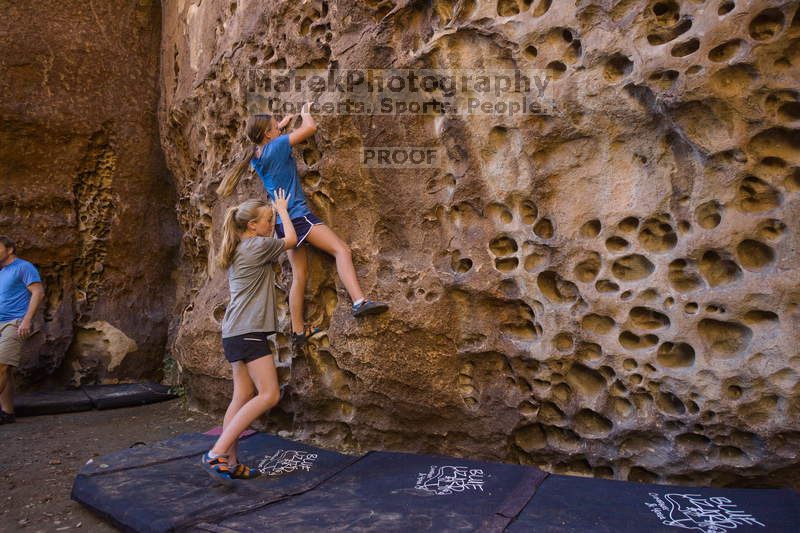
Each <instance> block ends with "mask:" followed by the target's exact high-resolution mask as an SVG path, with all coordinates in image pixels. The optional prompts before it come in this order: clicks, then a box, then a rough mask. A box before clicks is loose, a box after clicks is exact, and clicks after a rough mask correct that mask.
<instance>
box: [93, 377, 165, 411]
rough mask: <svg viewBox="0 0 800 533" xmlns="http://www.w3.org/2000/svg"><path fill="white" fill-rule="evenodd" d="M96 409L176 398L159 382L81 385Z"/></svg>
mask: <svg viewBox="0 0 800 533" xmlns="http://www.w3.org/2000/svg"><path fill="white" fill-rule="evenodd" d="M81 388H82V389H83V390H84V392H85V393H86V395H87V396H88V397H89V398H90V399H91V400H92V405H94V407H95V408H96V409H114V408H116V407H130V406H134V405H144V404H148V403H155V402H161V401H164V400H171V399H172V398H175V397H176V396H175V394H173V393H171V392H170V388H169V387H167V386H166V385H160V384H158V383H152V382H146V383H124V384H119V385H86V386H84V387H81Z"/></svg>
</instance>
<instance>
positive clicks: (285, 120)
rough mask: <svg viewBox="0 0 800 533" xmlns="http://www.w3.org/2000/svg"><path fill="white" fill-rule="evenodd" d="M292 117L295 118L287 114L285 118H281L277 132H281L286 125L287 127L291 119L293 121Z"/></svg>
mask: <svg viewBox="0 0 800 533" xmlns="http://www.w3.org/2000/svg"><path fill="white" fill-rule="evenodd" d="M294 117H295V115H293V114H291V113H290V114H288V115H286V116H285V117H283V118H282V119H281V121H280V122H278V129H279V130H282V129H283V128H285V127H286V126H288V125H289V124H290V123H291V122H292V119H293V118H294Z"/></svg>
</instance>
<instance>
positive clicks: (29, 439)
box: [0, 400, 221, 533]
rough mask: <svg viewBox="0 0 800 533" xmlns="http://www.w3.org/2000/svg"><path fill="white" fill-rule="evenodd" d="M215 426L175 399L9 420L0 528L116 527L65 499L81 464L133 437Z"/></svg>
mask: <svg viewBox="0 0 800 533" xmlns="http://www.w3.org/2000/svg"><path fill="white" fill-rule="evenodd" d="M220 423H221V419H217V418H212V417H210V416H208V415H205V414H202V413H197V412H194V411H188V410H187V409H186V408H185V406H184V404H183V402H181V401H180V400H173V401H169V402H162V403H157V404H152V405H146V406H142V407H129V408H124V409H110V410H107V411H85V412H82V413H70V414H61V415H49V416H34V417H26V418H17V422H16V423H14V424H7V425H3V426H0V449H1V450H2V452H3V454H2V457H3V461H2V463H0V531H2V532H11V531H26V532H28V531H29V532H38V531H47V532H50V531H72V530H76V529H77V530H78V531H86V532H92V533H94V532H111V531H117V529H116V528H114V527H112V526H110V525H108V524H107V523H106V522H104V521H103V520H101V519H100V518H98V517H97V516H95V515H93V514H92V513H91V512H90V511H88V510H87V509H86V508H84V507H83V506H81V505H80V504H79V503H77V502H74V501H72V500H71V499H70V497H69V494H70V490H71V489H72V482H73V479H74V477H75V474H76V473H77V472H78V470H79V469H80V468H81V466H83V464H84V463H86V461H88V460H89V459H91V458H92V457H97V456H100V455H105V454H107V453H110V452H112V451H116V450H119V449H122V448H127V447H129V446H130V445H131V444H133V443H135V442H145V443H147V444H150V443H152V442H156V441H160V440H164V439H168V438H170V437H173V436H175V435H178V434H180V433H186V432H191V431H206V430H208V429H209V428H211V427H213V426H216V425H219V424H220Z"/></svg>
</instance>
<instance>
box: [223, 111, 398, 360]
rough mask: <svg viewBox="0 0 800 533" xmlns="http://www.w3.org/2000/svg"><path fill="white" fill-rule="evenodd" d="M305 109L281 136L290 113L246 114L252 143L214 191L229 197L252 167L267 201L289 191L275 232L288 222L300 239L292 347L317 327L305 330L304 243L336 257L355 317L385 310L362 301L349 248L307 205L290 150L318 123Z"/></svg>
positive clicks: (292, 255) (293, 255)
mask: <svg viewBox="0 0 800 533" xmlns="http://www.w3.org/2000/svg"><path fill="white" fill-rule="evenodd" d="M309 109H310V104H309V103H306V104H305V105H304V106H303V109H302V110H301V111H300V117H301V119H302V122H301V124H300V126H299V127H298V128H297V129H295V130H294V131H292V132H291V133H284V132H283V130H284V129H285V128H286V127H287V126H288V125H289V123H290V122H291V120H292V118H293V116H292V115H288V116H286V117H284V118H283V119H282V120H281V121H280V122H278V121H276V120H275V118H274V117H273V116H272V115H253V116H250V117H249V118H248V119H247V125H246V132H245V133H246V135H247V138H248V140H249V141H250V143H252V144H251V145H250V146H248V147H247V149H246V150H245V152H244V154H243V155H242V157H241V159H240V160H239V161H237V163H236V165H235V167H234V169H233V171H232V172H230V173H229V174H228V175H227V176H225V178H224V179H223V180H222V183H221V184H220V186H219V188H217V194H219V195H221V196H222V197H223V198H224V197H225V196H228V195H229V194H231V193H232V192H233V191H234V189H235V188H236V186H237V185H238V183H239V180H240V179H241V177H242V174H244V172H245V170H246V169H247V168H248V166H249V165H251V166H252V167H253V168H254V169H255V171H256V172H257V173H258V175H259V177H260V178H261V180H262V182H263V183H264V187H265V188H266V190H267V192H268V194H269V196H270V198H272V199H273V200H275V191H276V189H277V188H279V187H281V188H283V189H285V190H287V191H288V192H289V193H290V198H291V200H290V202H289V216H288V217H284V216H282V215H281V216H280V217H279V218H280V220H279V221H278V222H277V223H276V225H275V232H276V233H277V235H278V237H283V235H284V224H285V223H286V221H287V220H291V222H292V224H293V225H294V227H295V229H296V231H297V235H298V239H297V245H296V246H295V247H293V248H291V249H289V250H288V252H287V253H288V256H289V262H290V263H291V266H292V287H291V289H290V291H289V312H290V314H291V320H292V345H293V346H295V347H297V346H302V345H304V344H305V343H306V342H307V340H308V338H309V337H311V336H312V335H314V334H316V333H318V332H319V328H311V327H309V326H307V325H306V324H305V320H304V316H303V296H304V293H305V286H306V280H307V279H308V252H307V248H306V247H301V245H302V244H303V243H309V244H311V245H313V246H315V247H316V248H319V249H320V250H322V251H324V252H327V253H329V254H330V255H332V256H333V257H334V258H335V259H336V270H337V272H338V273H339V279H341V281H342V283H343V284H344V286H345V288H346V289H347V292H348V293H349V294H350V298H351V299H352V301H353V306H352V313H353V316H356V317H358V316H363V315H367V314H375V313H381V312H383V311H386V310H387V309H388V305H386V304H385V303H382V302H376V301H373V300H369V299H367V298H365V297H364V294H363V292H362V291H361V286H360V285H359V283H358V278H357V277H356V271H355V268H354V267H353V259H352V256H351V254H350V247H349V246H348V245H347V244H346V243H345V242H344V241H343V240H342V239H341V238H339V236H338V235H336V233H334V232H333V230H331V228H329V227H328V226H327V225H325V223H324V222H323V221H322V220H320V219H319V217H317V216H316V215H315V214H314V213H312V212H311V209H309V207H308V204H307V202H306V198H305V195H304V194H303V189H302V187H301V184H300V177H299V176H298V173H297V165H296V162H295V160H294V157H292V146H295V145H297V144H298V143H301V142H303V141H304V140H305V139H307V138H309V137H311V136H312V135H313V134H314V132H316V131H317V125H316V123H315V122H314V119H313V118H312V117H311V115H310V113H309Z"/></svg>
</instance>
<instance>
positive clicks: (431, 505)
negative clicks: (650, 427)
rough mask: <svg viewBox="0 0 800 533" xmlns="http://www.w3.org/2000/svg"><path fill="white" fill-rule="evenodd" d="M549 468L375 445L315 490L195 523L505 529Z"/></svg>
mask: <svg viewBox="0 0 800 533" xmlns="http://www.w3.org/2000/svg"><path fill="white" fill-rule="evenodd" d="M546 476H547V474H546V473H545V472H542V471H541V470H538V469H536V468H533V467H528V466H520V465H511V464H503V463H492V462H486V461H472V460H468V459H458V458H455V457H442V456H431V455H416V454H409V453H394V452H371V453H369V454H367V455H365V456H364V457H363V458H361V460H359V461H358V462H356V463H354V464H352V465H351V466H349V467H348V468H346V469H344V470H342V471H341V472H339V473H338V474H337V475H335V476H334V477H332V478H330V479H329V480H327V481H326V482H325V483H322V484H321V485H320V486H318V487H316V488H315V489H314V490H312V491H309V492H306V493H304V494H300V495H298V496H296V497H293V498H289V499H286V500H283V501H280V502H277V503H275V504H273V505H269V506H267V507H262V508H260V509H256V510H254V511H251V512H248V513H237V514H235V515H232V516H230V517H228V518H226V519H225V520H221V521H218V522H215V523H208V522H206V523H200V524H198V525H197V526H196V527H195V528H194V529H192V531H197V532H200V531H212V532H214V531H228V532H230V531H236V532H261V531H266V530H268V529H269V530H271V531H281V532H287V531H291V532H308V531H376V532H385V531H398V532H399V531H403V532H405V531H436V532H445V531H476V532H482V533H483V532H487V533H491V532H501V531H503V529H504V528H505V527H506V525H508V523H509V522H510V521H511V519H513V518H514V517H515V516H516V515H517V514H518V513H519V512H520V511H521V510H522V508H523V507H524V506H525V504H526V503H527V502H528V500H530V498H531V496H532V495H533V494H534V492H536V488H537V487H538V486H539V484H540V483H541V482H542V480H544V478H545V477H546Z"/></svg>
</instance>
